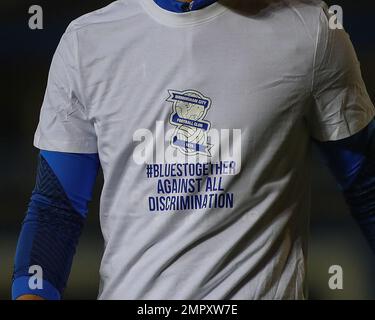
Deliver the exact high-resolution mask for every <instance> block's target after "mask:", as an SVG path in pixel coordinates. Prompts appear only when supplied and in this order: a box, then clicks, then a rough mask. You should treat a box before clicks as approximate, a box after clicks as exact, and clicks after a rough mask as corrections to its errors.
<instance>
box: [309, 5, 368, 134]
mask: <svg viewBox="0 0 375 320" xmlns="http://www.w3.org/2000/svg"><path fill="white" fill-rule="evenodd" d="M329 20H330V16H329V13H328V9H327V8H326V6H322V8H321V12H320V17H319V26H318V33H317V39H316V53H315V63H314V70H313V87H312V93H313V98H314V104H313V106H312V108H311V109H310V112H309V116H308V122H309V125H310V129H311V134H312V136H313V138H315V139H317V140H319V141H335V140H341V139H344V138H347V137H350V136H352V135H353V134H355V133H357V132H358V131H360V130H361V129H363V128H364V127H366V126H367V125H368V124H369V122H370V121H371V120H372V119H373V118H374V115H375V110H374V106H373V104H372V103H371V100H370V98H369V95H368V93H367V90H366V87H365V84H364V82H363V80H362V76H361V70H360V64H359V62H358V59H357V56H356V53H355V51H354V48H353V45H352V43H351V40H350V38H349V36H348V34H347V33H346V32H345V31H344V30H343V29H333V28H330V26H329Z"/></svg>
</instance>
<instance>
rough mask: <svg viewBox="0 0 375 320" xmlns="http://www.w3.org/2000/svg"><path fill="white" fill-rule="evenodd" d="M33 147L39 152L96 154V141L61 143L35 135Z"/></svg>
mask: <svg viewBox="0 0 375 320" xmlns="http://www.w3.org/2000/svg"><path fill="white" fill-rule="evenodd" d="M34 146H35V147H36V148H38V149H40V150H46V151H56V152H69V153H98V147H97V144H96V141H95V142H94V141H88V140H81V141H79V140H78V141H61V140H53V139H47V138H45V137H43V136H39V135H35V137H34Z"/></svg>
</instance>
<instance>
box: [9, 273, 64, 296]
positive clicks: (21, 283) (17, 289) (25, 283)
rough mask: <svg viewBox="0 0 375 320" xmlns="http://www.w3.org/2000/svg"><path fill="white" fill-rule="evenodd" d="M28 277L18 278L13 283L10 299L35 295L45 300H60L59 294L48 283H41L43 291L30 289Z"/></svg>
mask: <svg viewBox="0 0 375 320" xmlns="http://www.w3.org/2000/svg"><path fill="white" fill-rule="evenodd" d="M29 279H30V277H28V276H25V277H19V278H17V279H16V280H14V282H13V286H12V299H13V300H16V299H17V298H19V297H20V296H23V295H25V294H30V295H37V296H39V297H42V298H43V299H46V300H60V293H59V292H58V291H57V290H56V288H55V287H54V286H53V285H52V284H51V283H49V281H47V280H44V281H43V289H30V287H29Z"/></svg>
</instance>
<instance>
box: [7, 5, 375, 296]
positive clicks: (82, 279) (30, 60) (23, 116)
mask: <svg viewBox="0 0 375 320" xmlns="http://www.w3.org/2000/svg"><path fill="white" fill-rule="evenodd" d="M249 1H250V0H249ZM110 2H112V1H110V0H78V1H77V0H64V1H57V0H56V1H42V0H35V1H23V0H2V1H1V4H0V17H1V20H0V68H1V69H0V70H1V74H0V96H1V100H0V101H1V102H0V103H1V115H0V119H1V125H0V132H1V135H0V141H1V154H2V156H1V157H0V168H1V169H0V299H9V298H10V286H11V274H12V267H13V256H14V252H15V247H16V243H17V237H18V232H19V230H20V226H21V223H22V220H23V217H24V214H25V210H26V207H27V204H28V201H29V197H30V193H31V191H32V189H33V187H34V181H35V171H36V164H37V154H38V151H37V150H36V149H35V148H34V147H33V144H32V141H33V134H34V131H35V128H36V126H37V123H38V117H39V110H40V106H41V103H42V100H43V95H44V89H45V86H46V81H47V75H48V69H49V65H50V62H51V59H52V55H53V53H54V50H55V48H56V46H57V44H58V41H59V39H60V37H61V35H62V34H63V32H64V30H65V28H66V27H67V25H68V24H69V22H70V21H71V20H73V19H75V18H77V17H79V16H80V15H82V14H85V13H87V12H90V11H93V10H95V9H98V8H101V7H103V6H105V5H107V4H109V3H110ZM326 2H327V3H328V4H329V5H340V6H342V8H343V9H344V26H345V28H346V30H347V32H348V33H349V34H350V36H351V38H352V41H353V43H354V46H355V48H356V51H357V54H358V57H359V60H360V62H361V66H362V73H363V77H364V80H365V82H366V84H367V89H368V91H369V93H370V96H371V98H372V101H373V102H374V101H375V59H374V58H375V24H374V21H375V11H374V10H373V9H374V7H373V4H372V3H373V1H361V0H357V1H349V0H347V1H344V0H343V1H340V0H335V1H326ZM35 4H37V5H40V6H41V7H42V8H43V13H44V29H43V30H31V29H29V27H28V20H29V18H30V16H31V15H30V14H29V13H28V10H29V7H30V6H31V5H35ZM98 45H100V43H98ZM314 157H315V158H316V161H315V167H314V174H313V177H314V180H313V194H312V213H311V236H310V238H311V239H310V255H309V268H308V279H309V292H310V298H312V299H374V298H375V256H374V255H373V253H372V252H371V251H370V249H369V247H368V246H367V243H366V242H365V240H364V239H363V238H362V235H361V233H360V231H359V228H358V227H357V226H356V225H355V223H354V222H353V221H352V219H351V217H350V214H349V212H348V210H347V208H346V206H345V203H344V201H343V198H342V196H341V195H340V193H339V192H338V191H337V188H336V186H335V183H334V181H333V178H332V177H331V176H330V174H329V173H328V171H327V170H326V169H325V168H324V167H323V166H322V165H321V164H320V163H319V159H318V157H317V155H316V154H315V155H314ZM101 185H102V178H100V179H98V182H97V186H96V195H95V201H94V202H93V203H92V204H91V211H90V216H89V219H88V221H87V224H86V227H85V230H84V233H83V237H82V239H81V241H80V244H79V247H78V251H77V255H76V258H75V261H74V265H73V270H72V273H71V277H70V280H69V284H68V288H67V290H66V293H65V298H66V299H95V298H96V295H97V290H98V284H99V277H98V271H99V264H100V259H101V254H102V250H103V240H102V237H101V233H100V226H99V211H98V202H99V196H100V188H101ZM331 265H340V266H341V267H342V268H343V270H344V288H343V290H338V291H332V290H330V289H329V287H328V280H329V274H328V269H329V267H330V266H331Z"/></svg>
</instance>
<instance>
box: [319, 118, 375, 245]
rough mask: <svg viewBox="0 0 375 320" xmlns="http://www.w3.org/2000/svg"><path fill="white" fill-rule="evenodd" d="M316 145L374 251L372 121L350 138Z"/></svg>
mask: <svg viewBox="0 0 375 320" xmlns="http://www.w3.org/2000/svg"><path fill="white" fill-rule="evenodd" d="M317 146H318V148H319V149H320V151H321V154H322V156H323V158H324V160H325V162H326V164H327V165H328V167H329V168H330V169H331V171H332V173H333V175H334V176H335V178H336V180H337V182H338V184H339V186H340V189H341V190H342V192H343V195H344V197H345V200H346V202H347V204H348V206H349V208H350V211H351V213H352V216H353V217H354V218H355V220H356V221H357V222H358V224H359V226H360V228H361V230H362V232H363V234H364V235H365V237H366V239H367V240H368V242H369V244H370V246H371V248H372V250H373V251H374V252H375V121H374V120H373V121H372V122H371V123H370V125H368V126H367V127H366V128H365V129H363V130H361V131H360V132H359V133H357V134H355V135H353V136H352V137H349V138H346V139H342V140H339V141H331V142H317Z"/></svg>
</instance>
